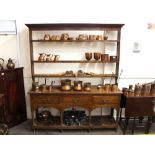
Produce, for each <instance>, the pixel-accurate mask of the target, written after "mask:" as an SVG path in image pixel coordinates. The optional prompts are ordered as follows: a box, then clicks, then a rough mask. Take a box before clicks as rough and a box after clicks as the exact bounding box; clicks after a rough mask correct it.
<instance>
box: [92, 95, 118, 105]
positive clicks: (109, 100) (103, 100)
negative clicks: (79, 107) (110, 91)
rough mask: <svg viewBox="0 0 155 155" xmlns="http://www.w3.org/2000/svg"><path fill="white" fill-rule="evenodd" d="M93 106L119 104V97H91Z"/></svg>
mask: <svg viewBox="0 0 155 155" xmlns="http://www.w3.org/2000/svg"><path fill="white" fill-rule="evenodd" d="M92 103H93V104H119V103H120V96H93V97H92Z"/></svg>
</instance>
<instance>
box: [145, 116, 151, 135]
mask: <svg viewBox="0 0 155 155" xmlns="http://www.w3.org/2000/svg"><path fill="white" fill-rule="evenodd" d="M150 127H151V117H148V120H147V123H146V128H145V134H148V133H149V130H150Z"/></svg>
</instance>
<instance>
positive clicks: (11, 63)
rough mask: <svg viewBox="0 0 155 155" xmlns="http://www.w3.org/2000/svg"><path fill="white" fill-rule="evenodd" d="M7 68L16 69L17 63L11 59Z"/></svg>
mask: <svg viewBox="0 0 155 155" xmlns="http://www.w3.org/2000/svg"><path fill="white" fill-rule="evenodd" d="M6 66H7V68H8V69H14V68H15V63H14V62H13V60H12V59H11V58H9V60H8V63H7V65H6Z"/></svg>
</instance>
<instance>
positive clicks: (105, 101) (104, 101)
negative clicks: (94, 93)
mask: <svg viewBox="0 0 155 155" xmlns="http://www.w3.org/2000/svg"><path fill="white" fill-rule="evenodd" d="M102 103H103V104H105V103H110V101H109V100H102Z"/></svg>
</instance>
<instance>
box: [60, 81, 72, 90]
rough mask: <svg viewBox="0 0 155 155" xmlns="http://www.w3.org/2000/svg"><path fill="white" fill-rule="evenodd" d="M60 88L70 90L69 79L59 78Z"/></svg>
mask: <svg viewBox="0 0 155 155" xmlns="http://www.w3.org/2000/svg"><path fill="white" fill-rule="evenodd" d="M61 90H64V91H67V90H71V80H70V79H65V80H61Z"/></svg>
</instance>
